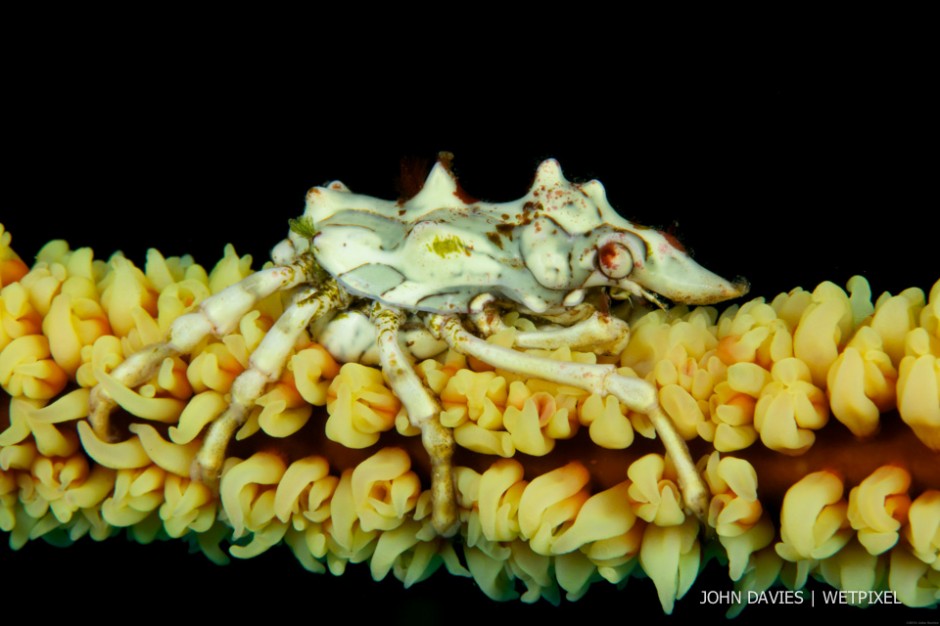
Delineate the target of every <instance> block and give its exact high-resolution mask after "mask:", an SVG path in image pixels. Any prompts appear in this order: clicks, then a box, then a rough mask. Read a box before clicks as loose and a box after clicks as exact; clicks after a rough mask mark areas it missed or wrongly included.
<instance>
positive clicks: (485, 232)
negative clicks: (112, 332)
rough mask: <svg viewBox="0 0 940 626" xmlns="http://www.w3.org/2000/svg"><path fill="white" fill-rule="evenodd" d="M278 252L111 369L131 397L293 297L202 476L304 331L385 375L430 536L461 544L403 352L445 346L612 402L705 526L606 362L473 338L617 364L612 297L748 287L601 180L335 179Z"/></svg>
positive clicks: (427, 416)
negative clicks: (411, 183) (424, 480)
mask: <svg viewBox="0 0 940 626" xmlns="http://www.w3.org/2000/svg"><path fill="white" fill-rule="evenodd" d="M272 256H273V259H274V261H275V263H276V264H277V266H276V267H273V268H270V269H266V270H262V271H260V272H257V273H255V274H253V275H251V276H249V277H248V278H246V279H244V280H243V281H241V282H240V283H237V284H236V285H233V286H232V287H229V288H228V289H226V290H224V291H222V292H220V293H219V294H216V295H214V296H212V297H210V298H208V299H207V300H205V301H203V302H202V303H201V304H200V306H199V309H198V310H196V311H194V312H192V313H189V314H186V315H183V316H181V317H180V318H178V319H177V320H176V321H175V322H174V324H173V326H172V328H171V332H170V337H169V338H168V340H167V341H165V342H163V343H160V344H156V345H154V346H149V347H147V348H144V349H143V350H141V351H140V352H138V353H135V354H133V355H131V356H129V357H128V358H127V359H126V360H125V361H124V362H123V363H122V364H121V365H120V366H118V367H117V368H115V370H114V371H113V372H112V373H111V378H110V380H111V382H110V383H109V384H110V385H112V387H111V388H112V389H113V388H114V387H113V385H114V384H120V385H125V386H129V387H134V386H138V385H140V384H143V383H144V382H146V381H147V380H148V379H149V378H150V377H151V376H152V375H153V374H154V373H155V371H156V370H157V369H158V367H159V365H160V364H161V363H162V362H163V361H164V360H165V359H166V358H168V357H175V356H179V355H182V354H189V353H192V352H193V351H194V350H195V349H196V348H197V346H198V345H199V343H200V342H201V341H202V340H203V339H204V338H205V337H206V336H207V335H209V334H214V335H225V334H228V333H230V332H232V331H233V329H234V328H235V327H236V326H237V324H238V322H239V320H240V319H241V318H242V316H243V315H245V314H246V313H247V312H248V311H249V310H250V308H251V307H252V306H253V305H254V304H255V303H257V302H258V301H259V300H261V299H263V298H265V297H267V296H268V295H270V294H271V293H274V292H277V291H286V290H293V300H292V304H291V305H290V306H289V307H288V308H287V309H286V310H285V311H284V313H283V314H282V315H281V317H280V318H278V320H277V321H276V323H275V325H274V326H273V327H272V328H271V329H270V330H269V331H268V333H267V334H266V336H265V337H264V339H263V341H262V342H261V344H260V345H259V346H258V348H257V349H256V350H255V351H254V353H253V354H252V355H251V357H250V359H249V367H248V368H247V369H246V370H245V371H244V372H243V373H242V374H241V375H239V376H238V377H237V378H236V379H235V381H234V383H233V385H232V390H231V400H230V405H229V408H228V409H227V410H226V411H225V413H223V414H222V415H221V416H220V417H218V418H217V419H216V420H214V421H213V423H212V424H211V425H210V426H209V428H208V431H207V432H206V433H205V435H204V438H203V446H202V450H201V451H200V453H199V455H198V457H197V460H196V462H195V465H194V468H193V474H194V475H195V476H196V477H199V478H201V479H203V480H214V479H215V478H216V477H217V475H218V473H219V471H220V470H221V467H222V463H223V461H224V459H225V451H226V448H227V445H228V442H229V440H230V438H231V437H232V435H233V434H234V432H235V431H236V430H237V428H238V427H240V426H241V424H242V423H244V421H245V420H246V419H247V416H248V415H249V413H250V411H251V408H252V407H253V406H254V405H255V403H256V402H257V400H258V398H260V396H261V395H262V394H263V393H264V390H265V387H266V385H268V384H269V383H272V382H274V381H276V380H278V379H279V378H280V376H281V373H282V371H283V369H284V367H285V364H286V362H287V360H288V358H289V355H290V353H291V351H292V350H293V349H294V348H295V346H296V345H297V343H298V341H299V340H300V339H301V338H302V337H303V336H304V335H305V333H307V331H308V330H309V333H310V335H311V336H312V337H314V338H315V339H317V340H319V341H320V342H321V343H322V344H323V345H325V346H326V348H327V349H328V350H330V351H331V352H332V353H333V354H334V356H336V357H337V358H338V359H340V360H342V361H351V360H357V361H363V362H369V361H375V362H378V363H379V364H380V365H381V368H382V371H383V373H384V375H385V377H386V379H388V382H389V385H390V386H391V387H392V389H393V391H394V392H395V394H396V395H397V396H398V397H399V398H400V399H401V401H402V404H403V406H404V408H405V410H406V411H407V413H408V417H409V420H410V421H411V423H412V425H414V426H415V427H417V428H418V429H420V431H421V437H422V443H423V445H424V447H425V449H426V450H427V452H428V454H429V457H430V460H431V496H432V502H433V511H432V521H433V524H434V527H435V528H436V529H437V530H438V531H439V532H440V533H441V534H445V535H449V534H452V533H454V532H456V529H457V524H458V519H457V514H456V496H455V492H454V485H453V477H452V468H451V457H452V454H453V448H454V439H453V435H452V433H451V432H450V430H449V429H447V428H445V427H443V426H442V425H441V423H440V420H439V414H440V411H441V407H440V404H439V402H438V399H437V398H436V397H435V396H434V395H433V394H432V393H431V391H430V390H429V389H427V387H425V385H424V384H423V382H422V381H421V379H420V378H419V377H418V375H417V373H416V372H415V371H414V368H413V366H412V365H411V356H410V355H416V356H417V357H419V358H424V357H425V356H430V355H431V354H434V353H436V352H440V351H442V350H443V349H444V348H445V347H450V348H452V349H454V350H456V351H458V352H461V353H463V354H465V355H468V356H473V357H475V358H477V359H479V360H481V361H483V362H485V363H489V364H490V365H492V366H493V367H496V368H500V369H504V370H508V371H513V372H517V373H520V374H525V375H528V376H530V377H534V378H542V379H545V380H549V381H554V382H557V383H560V384H565V385H571V386H575V387H579V388H582V389H585V390H587V391H590V392H592V393H598V394H601V395H607V394H613V395H614V396H615V397H617V398H618V399H619V400H620V402H622V403H623V404H624V405H626V406H627V407H628V408H630V409H631V410H635V411H639V412H642V413H645V414H646V415H648V416H649V418H650V420H651V421H652V423H653V425H654V426H655V428H656V431H657V434H658V435H659V437H660V438H661V439H662V440H663V445H664V446H665V448H666V451H667V454H669V455H670V457H671V458H672V460H673V463H674V465H675V466H676V469H677V472H678V475H679V484H680V488H681V489H682V491H683V498H684V500H685V503H686V506H687V507H688V508H689V509H690V510H692V511H693V512H695V513H696V514H698V515H699V516H700V517H702V516H703V515H704V512H705V508H706V505H707V490H706V489H705V486H704V483H703V482H702V479H701V477H700V476H699V474H698V472H697V470H696V469H695V464H694V463H693V461H692V459H691V456H690V454H689V451H688V448H687V447H686V445H685V442H684V441H683V440H682V438H681V437H680V436H679V434H678V432H677V431H676V429H675V426H674V425H673V424H672V422H671V421H670V419H669V418H668V416H666V415H665V413H664V412H663V411H662V409H661V408H660V406H659V400H658V391H657V389H656V388H655V386H654V385H652V384H650V383H648V382H646V381H644V380H641V379H638V378H633V377H630V376H625V375H623V374H620V373H619V372H618V371H617V370H616V367H615V366H614V365H610V364H585V363H560V362H556V361H550V360H548V359H546V358H543V357H539V356H535V355H533V354H530V353H526V352H523V351H520V350H516V349H513V348H506V347H501V346H498V345H495V344H491V343H488V342H486V341H485V340H484V339H483V338H481V336H483V337H485V336H487V335H490V334H493V333H495V332H497V331H500V330H502V329H504V328H505V326H504V324H503V321H502V318H501V313H502V312H503V311H505V310H506V309H513V310H517V311H520V312H522V313H526V314H529V315H530V316H536V317H539V318H542V319H543V320H547V322H549V323H548V324H544V325H542V326H540V327H538V328H536V330H529V331H526V332H516V333H515V334H514V335H513V339H512V341H513V346H514V348H547V349H552V348H557V347H560V346H562V345H568V346H571V347H573V348H577V349H589V350H593V351H595V352H599V353H601V352H611V353H616V352H619V351H620V350H622V349H623V347H624V346H625V344H626V340H627V337H628V336H629V332H628V328H627V325H626V323H625V322H624V321H622V320H620V319H617V318H615V317H613V316H611V315H610V314H609V313H608V307H607V306H606V298H607V295H608V294H609V295H611V296H613V297H619V298H623V297H627V296H629V295H631V294H633V295H638V296H642V297H645V298H647V299H649V300H652V301H654V302H656V303H657V304H658V299H657V295H662V296H665V297H667V298H670V299H672V300H675V301H679V302H690V303H711V302H717V301H720V300H724V299H727V298H731V297H736V296H739V295H742V294H743V293H744V292H745V291H746V290H747V285H746V284H745V283H743V281H742V282H738V283H730V282H728V281H726V280H724V279H723V278H721V277H719V276H717V275H715V274H713V273H712V272H710V271H708V270H706V269H705V268H703V267H701V266H699V265H698V264H697V263H695V262H694V261H693V260H692V259H691V258H690V257H689V256H688V255H687V254H686V253H685V252H684V251H683V250H682V248H681V247H680V246H677V245H676V244H675V242H674V241H673V240H672V239H671V238H669V237H668V236H666V235H664V234H662V233H660V232H658V231H655V230H652V229H648V228H645V227H642V226H637V225H634V224H632V223H630V222H628V221H627V220H625V219H623V218H622V217H620V216H619V215H618V214H617V213H616V212H615V211H614V210H613V208H612V207H611V206H610V204H609V202H608V201H607V197H606V194H605V192H604V188H603V186H602V185H601V184H600V183H599V182H597V181H591V182H589V183H585V184H572V183H570V182H569V181H567V180H566V179H565V178H564V176H563V175H562V173H561V168H560V167H559V165H558V163H557V162H556V161H553V160H549V161H545V162H544V163H543V164H542V165H541V166H540V167H539V169H538V172H537V174H536V177H535V181H534V183H533V185H532V187H531V189H530V191H529V193H528V194H527V195H525V196H523V197H522V198H520V199H519V200H516V201H514V202H507V203H499V204H491V203H485V202H477V201H473V200H471V199H469V198H468V197H467V196H466V195H465V194H464V193H463V192H462V191H461V190H460V189H459V188H458V186H457V183H456V180H455V178H454V176H453V174H452V173H451V172H450V170H449V168H448V167H447V165H446V164H445V163H444V161H441V162H438V164H437V165H435V167H434V168H433V170H432V171H431V173H430V175H429V177H428V179H427V181H426V183H425V185H424V187H423V188H422V190H421V191H420V192H419V193H418V194H417V195H415V196H414V197H412V198H410V199H408V200H407V201H398V202H395V201H388V200H380V199H376V198H372V197H369V196H363V195H358V194H354V193H352V192H351V191H349V189H348V188H346V186H345V185H343V184H342V183H339V182H334V183H331V184H329V185H327V186H324V187H316V188H314V189H312V190H311V191H310V192H309V193H308V195H307V208H306V210H305V212H304V216H303V217H302V218H301V219H299V220H295V221H293V222H292V226H291V233H290V234H289V236H288V239H286V240H285V241H283V242H281V243H280V244H279V245H278V246H277V247H276V248H275V249H274V251H273V254H272ZM593 292H596V294H595V293H593ZM589 294H591V295H592V297H590V298H588V297H587V296H588V295H589ZM595 304H597V306H595ZM467 322H471V323H472V327H473V328H474V330H475V332H470V331H468V330H467V326H466V324H467ZM421 325H423V326H424V327H425V328H423V329H422V328H418V329H415V326H419V327H420V326H421ZM409 353H410V354H409ZM114 406H115V401H114V400H113V399H112V394H111V393H110V392H109V391H108V386H107V385H98V386H97V387H96V388H95V389H94V390H93V392H92V394H91V406H90V411H89V420H90V421H91V423H92V426H93V427H94V429H95V430H96V432H97V433H98V434H99V436H102V437H112V433H111V429H110V426H109V415H110V412H111V410H112V409H113V408H114Z"/></svg>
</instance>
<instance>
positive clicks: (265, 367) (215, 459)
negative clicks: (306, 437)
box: [192, 280, 351, 482]
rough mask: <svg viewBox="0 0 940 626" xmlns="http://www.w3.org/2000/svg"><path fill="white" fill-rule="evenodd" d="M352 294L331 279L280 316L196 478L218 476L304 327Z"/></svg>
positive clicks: (204, 451) (215, 426) (206, 447)
mask: <svg viewBox="0 0 940 626" xmlns="http://www.w3.org/2000/svg"><path fill="white" fill-rule="evenodd" d="M350 300H351V299H350V297H349V295H348V294H347V293H346V291H345V290H343V289H342V288H341V287H339V286H338V285H337V284H336V281H334V280H330V281H328V282H326V283H325V284H324V285H322V286H321V287H319V288H313V287H310V288H305V289H303V290H301V291H300V292H299V293H298V294H297V297H296V299H295V300H294V302H293V304H291V305H290V306H289V307H288V308H287V310H285V311H284V313H283V314H282V315H281V316H280V317H279V318H278V319H277V322H275V324H274V326H272V327H271V329H270V330H269V331H268V332H267V334H266V335H265V336H264V339H262V340H261V343H260V344H259V345H258V347H257V348H256V349H255V351H254V352H253V353H252V354H251V358H249V359H248V369H246V370H245V371H244V372H242V373H241V374H239V375H238V377H237V378H235V380H234V381H233V382H232V392H231V393H232V401H231V404H230V405H229V407H228V409H226V411H225V412H224V413H222V415H220V416H219V417H217V418H216V419H215V421H213V422H212V424H211V425H210V426H209V432H208V433H207V434H206V438H205V440H204V441H203V443H202V448H201V449H200V450H199V454H197V455H196V460H195V461H194V462H193V468H192V474H193V477H194V478H196V479H198V480H202V481H203V482H212V481H214V480H215V479H216V478H218V475H219V471H220V470H221V469H222V463H223V462H224V461H225V449H226V448H227V447H228V442H229V441H230V440H231V438H232V435H233V434H234V433H235V430H236V429H237V428H239V427H240V426H241V425H242V424H244V423H245V419H247V417H248V413H249V411H251V409H252V408H253V407H254V406H255V403H256V402H257V401H258V398H260V397H261V394H263V393H264V389H265V387H266V386H267V385H268V383H271V382H274V381H275V380H277V379H278V378H280V377H281V372H282V371H283V370H284V364H285V363H287V359H288V357H289V356H290V353H291V351H292V350H293V349H294V346H295V345H296V343H297V339H298V338H299V337H300V335H301V333H303V332H304V329H306V328H307V326H308V325H309V324H310V322H311V321H312V320H314V319H316V318H318V317H320V316H321V315H324V314H326V313H328V312H329V311H332V310H335V309H338V308H342V307H345V306H347V305H348V304H349V302H350Z"/></svg>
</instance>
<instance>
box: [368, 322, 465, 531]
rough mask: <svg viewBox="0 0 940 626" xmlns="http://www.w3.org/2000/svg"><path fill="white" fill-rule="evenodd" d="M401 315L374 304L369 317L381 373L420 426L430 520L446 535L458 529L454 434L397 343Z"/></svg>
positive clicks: (414, 424) (438, 405) (410, 417)
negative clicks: (428, 462) (427, 466)
mask: <svg viewBox="0 0 940 626" xmlns="http://www.w3.org/2000/svg"><path fill="white" fill-rule="evenodd" d="M403 319H404V315H402V313H401V311H398V310H395V309H390V308H388V307H385V306H383V305H381V304H379V303H376V304H375V306H374V308H373V310H372V320H373V322H375V325H376V329H377V330H378V339H377V341H378V346H379V358H380V360H381V363H382V372H383V373H384V374H385V377H386V378H387V379H388V382H389V384H390V385H391V387H392V390H393V391H394V392H395V395H396V396H398V398H399V399H400V400H401V402H402V404H403V405H404V406H405V410H406V411H407V412H408V419H409V420H410V421H411V424H412V425H413V426H417V427H418V428H420V429H421V443H422V444H424V448H425V450H427V452H428V456H429V457H430V459H431V501H432V502H433V507H434V508H433V511H432V523H433V525H434V528H435V529H436V530H437V532H438V533H440V534H441V535H443V536H445V537H449V536H451V535H453V534H454V533H455V532H457V528H458V523H459V520H458V519H457V496H456V495H455V493H454V479H453V467H452V465H451V457H452V456H453V454H454V435H453V433H452V432H451V430H450V429H449V428H445V427H444V426H442V425H441V422H440V413H441V407H440V404H438V402H437V400H436V399H435V398H434V396H433V395H432V394H431V392H430V391H428V389H427V387H425V386H424V383H423V382H421V379H420V378H419V377H418V375H417V374H416V373H415V371H414V368H413V366H412V364H411V360H410V359H409V358H408V357H407V356H406V355H405V354H404V352H403V351H402V349H401V344H399V342H398V328H399V326H401V323H402V320H403Z"/></svg>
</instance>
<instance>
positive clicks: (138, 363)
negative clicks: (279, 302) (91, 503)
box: [88, 264, 307, 440]
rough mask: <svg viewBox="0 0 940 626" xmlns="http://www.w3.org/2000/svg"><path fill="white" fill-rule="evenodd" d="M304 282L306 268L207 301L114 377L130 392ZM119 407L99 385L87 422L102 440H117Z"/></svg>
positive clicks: (274, 273)
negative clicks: (114, 415) (114, 428)
mask: <svg viewBox="0 0 940 626" xmlns="http://www.w3.org/2000/svg"><path fill="white" fill-rule="evenodd" d="M305 280H307V272H306V270H305V269H304V265H303V264H297V265H288V266H284V267H273V268H270V269H267V270H262V271H260V272H256V273H254V274H252V275H251V276H249V277H247V278H246V279H244V280H242V281H241V282H238V283H236V284H234V285H232V286H230V287H228V288H227V289H225V290H223V291H220V292H219V293H217V294H216V295H214V296H212V297H211V298H207V299H206V300H205V301H204V302H203V303H202V304H201V305H200V306H199V310H197V311H194V312H193V313H188V314H186V315H183V316H181V317H179V318H178V319H177V320H176V321H175V322H173V326H172V327H171V329H170V338H169V339H168V340H167V341H166V342H165V343H160V344H156V345H153V346H148V347H146V348H144V349H142V350H140V351H139V352H137V353H135V354H132V355H131V356H129V357H128V358H127V359H125V360H124V362H123V363H121V364H120V365H119V366H118V367H116V368H115V369H114V371H113V372H111V376H112V377H113V378H114V379H115V380H116V381H117V382H118V383H120V384H122V385H124V386H126V387H137V386H138V385H141V384H143V383H144V382H146V381H147V380H149V379H150V378H152V377H153V375H154V374H155V373H156V372H157V370H158V369H159V367H160V364H161V363H163V361H164V359H167V358H171V357H174V356H179V355H180V354H186V353H188V352H192V351H193V350H194V349H195V348H196V346H197V345H198V344H199V342H200V341H202V340H203V339H205V338H206V336H208V335H209V334H215V335H225V334H227V333H229V332H231V331H232V330H233V329H234V328H235V326H237V325H238V322H239V320H241V318H242V317H243V316H244V315H245V313H247V312H248V311H249V310H250V309H251V307H252V306H254V305H255V304H256V303H257V302H259V301H260V300H263V299H264V298H266V297H268V296H269V295H271V294H272V293H274V292H275V291H281V290H284V289H290V288H291V287H294V286H296V285H299V284H300V283H301V282H304V281H305ZM115 404H116V403H115V402H114V399H113V398H111V395H110V394H109V393H108V392H107V391H106V390H105V389H104V387H103V386H101V385H98V386H96V387H95V388H94V389H93V390H92V392H91V400H90V407H89V409H90V410H89V415H88V421H89V422H91V426H92V428H94V430H95V432H96V433H97V435H98V436H99V437H100V438H102V439H105V440H111V439H112V438H113V436H112V433H111V424H110V416H111V411H113V410H114V407H115Z"/></svg>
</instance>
